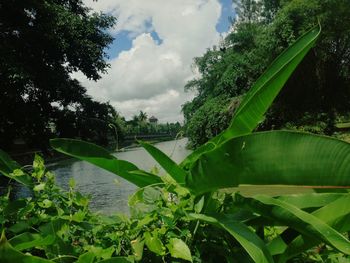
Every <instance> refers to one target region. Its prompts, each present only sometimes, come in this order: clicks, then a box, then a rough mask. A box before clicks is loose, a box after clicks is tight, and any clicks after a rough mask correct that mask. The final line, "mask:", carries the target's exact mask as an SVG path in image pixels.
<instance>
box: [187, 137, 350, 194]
mask: <svg viewBox="0 0 350 263" xmlns="http://www.w3.org/2000/svg"><path fill="white" fill-rule="evenodd" d="M240 184H251V185H274V184H275V185H307V186H343V187H349V186H350V144H349V143H346V142H344V141H341V140H337V139H334V138H331V137H325V136H317V135H312V134H307V133H300V132H292V131H270V132H260V133H253V134H250V135H246V136H241V137H238V138H234V139H231V140H229V141H227V142H225V143H223V144H222V145H220V146H219V147H217V148H216V149H215V150H212V151H210V152H207V153H204V154H203V155H202V156H201V158H200V159H198V160H197V161H196V162H195V163H193V165H192V166H191V168H190V173H189V175H188V177H187V178H186V185H187V186H188V187H189V188H190V189H192V190H193V191H194V192H195V193H204V192H208V191H212V190H215V189H218V188H226V187H232V186H238V185H240Z"/></svg>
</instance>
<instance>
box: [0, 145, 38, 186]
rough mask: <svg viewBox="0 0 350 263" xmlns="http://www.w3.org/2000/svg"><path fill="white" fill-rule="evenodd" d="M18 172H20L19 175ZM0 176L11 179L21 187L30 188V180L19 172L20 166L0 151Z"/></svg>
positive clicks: (31, 182) (31, 183)
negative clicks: (21, 185)
mask: <svg viewBox="0 0 350 263" xmlns="http://www.w3.org/2000/svg"><path fill="white" fill-rule="evenodd" d="M19 172H21V173H20V174H19ZM0 174H3V175H4V176H6V177H8V178H10V179H13V180H15V181H17V182H19V183H21V184H23V185H26V186H32V185H33V181H32V178H31V177H30V176H29V175H28V174H26V173H24V172H23V171H22V170H21V166H20V165H19V164H18V163H17V162H16V161H14V160H12V159H11V157H10V156H9V155H8V154H7V153H5V152H4V151H2V150H1V149H0Z"/></svg>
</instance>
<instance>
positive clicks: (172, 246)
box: [166, 238, 192, 262]
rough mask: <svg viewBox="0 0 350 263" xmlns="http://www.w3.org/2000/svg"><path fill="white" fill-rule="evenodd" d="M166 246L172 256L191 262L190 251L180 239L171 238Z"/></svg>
mask: <svg viewBox="0 0 350 263" xmlns="http://www.w3.org/2000/svg"><path fill="white" fill-rule="evenodd" d="M166 246H167V248H168V249H169V252H170V255H171V256H172V257H173V258H181V259H184V260H188V261H191V262H192V256H191V251H190V249H189V248H188V246H187V245H186V243H185V242H183V241H182V240H181V239H179V238H171V239H170V240H169V243H168V244H167V245H166Z"/></svg>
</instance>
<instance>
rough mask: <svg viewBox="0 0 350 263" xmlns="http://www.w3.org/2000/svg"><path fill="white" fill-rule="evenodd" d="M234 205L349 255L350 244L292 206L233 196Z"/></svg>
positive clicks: (266, 200)
mask: <svg viewBox="0 0 350 263" xmlns="http://www.w3.org/2000/svg"><path fill="white" fill-rule="evenodd" d="M235 204H236V205H240V206H244V207H248V208H250V209H252V211H254V212H255V213H259V214H261V215H262V216H264V217H266V218H271V219H274V220H276V221H278V222H280V223H282V224H284V225H286V226H289V227H291V228H293V229H295V230H297V231H299V232H300V233H302V234H304V235H306V236H309V237H311V238H315V239H319V240H320V242H325V243H327V244H329V245H330V246H332V247H334V248H336V249H337V250H339V251H341V252H342V253H344V254H347V255H349V254H350V242H349V241H348V240H347V239H346V238H345V237H344V236H343V235H342V234H340V233H339V232H338V231H336V230H335V229H334V228H332V227H330V226H329V225H328V224H327V223H325V222H324V221H322V220H321V219H319V218H317V217H316V216H314V215H312V214H309V213H307V212H305V211H303V210H301V209H299V208H297V207H296V206H294V205H291V204H288V203H286V202H283V201H281V200H278V199H276V198H272V197H269V196H265V195H257V196H254V197H253V198H245V197H243V196H241V195H239V194H236V196H235Z"/></svg>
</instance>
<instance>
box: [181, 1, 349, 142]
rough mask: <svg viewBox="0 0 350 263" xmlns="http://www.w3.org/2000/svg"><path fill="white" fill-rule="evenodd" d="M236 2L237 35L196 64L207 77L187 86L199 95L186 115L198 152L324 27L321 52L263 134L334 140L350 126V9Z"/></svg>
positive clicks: (304, 67) (292, 83)
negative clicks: (271, 71) (286, 57)
mask: <svg viewBox="0 0 350 263" xmlns="http://www.w3.org/2000/svg"><path fill="white" fill-rule="evenodd" d="M234 2H236V6H237V8H236V9H237V10H236V11H237V13H238V18H237V19H236V21H235V22H234V24H233V29H232V30H231V33H229V34H228V35H227V36H226V37H225V38H224V39H223V40H222V43H221V44H220V45H219V46H214V47H213V48H211V49H209V50H208V51H207V52H206V53H205V54H204V55H203V56H201V57H197V58H195V59H194V65H195V67H196V69H197V70H198V72H199V73H200V75H199V77H198V78H196V79H193V80H191V81H189V82H188V83H187V85H186V87H185V89H187V90H194V91H196V93H197V96H196V97H195V98H194V99H193V100H192V101H191V102H188V103H186V104H185V105H184V106H183V109H182V110H183V113H184V116H185V120H186V127H187V128H186V130H187V131H186V134H187V136H188V137H189V139H190V146H192V147H193V148H197V147H199V146H200V145H202V144H203V143H204V142H206V141H208V140H210V139H211V138H213V137H214V136H215V135H216V134H218V133H220V132H221V131H223V130H224V129H226V128H227V127H228V124H229V122H227V121H225V120H227V119H231V117H232V116H233V113H234V110H235V109H236V108H237V105H238V104H239V101H241V98H242V96H243V95H244V94H246V92H247V91H248V89H249V88H250V87H251V86H252V84H253V83H255V81H256V79H257V78H258V77H259V76H260V75H261V74H262V73H263V72H264V71H265V70H266V66H267V65H269V64H270V63H271V62H272V61H273V60H274V59H275V58H276V57H277V56H278V55H279V54H280V53H281V52H282V51H283V50H284V49H285V48H286V47H288V46H289V45H290V44H291V43H292V42H294V41H295V40H296V39H297V38H298V37H299V36H300V35H302V34H303V33H304V32H306V31H307V30H308V29H309V28H310V26H311V25H312V24H315V23H317V21H319V22H320V24H321V25H322V34H321V36H320V38H319V41H318V42H317V45H316V48H315V50H313V51H311V52H310V53H308V55H307V56H306V57H305V59H304V60H303V62H302V63H301V64H300V65H299V67H298V69H297V70H296V71H295V72H294V73H293V75H292V76H291V78H290V79H289V80H288V82H287V83H286V85H285V87H284V89H283V91H282V92H281V93H280V94H279V96H278V97H277V99H276V101H275V102H274V104H273V105H272V107H271V108H270V109H269V111H268V112H267V115H266V118H265V119H262V120H261V123H260V124H259V126H258V127H257V129H258V130H271V129H292V130H295V129H296V130H303V131H308V132H313V133H318V134H327V135H332V134H333V133H334V131H336V128H335V127H334V125H335V123H337V122H347V121H348V120H349V118H348V117H349V101H350V99H349V98H350V97H349V96H350V93H349V86H350V72H349V68H350V56H349V54H350V37H349V36H350V22H349V21H350V2H349V1H347V0H308V1H305V0H281V1H276V0H262V1H252V0H243V1H234ZM213 109H214V110H213ZM203 116H205V118H203Z"/></svg>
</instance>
